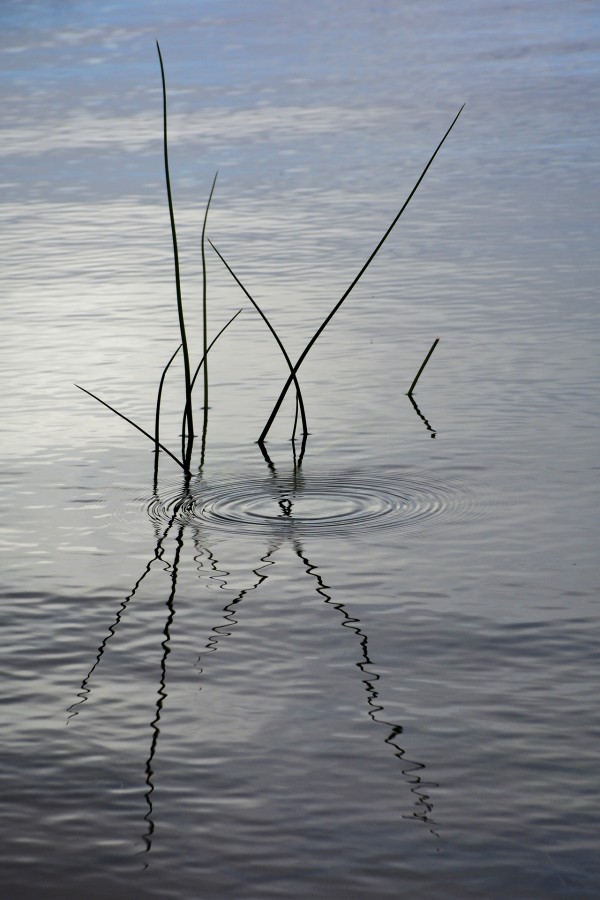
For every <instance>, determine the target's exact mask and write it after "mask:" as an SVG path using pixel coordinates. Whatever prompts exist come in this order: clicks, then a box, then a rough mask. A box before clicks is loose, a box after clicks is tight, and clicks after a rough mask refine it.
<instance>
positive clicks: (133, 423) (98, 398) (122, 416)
mask: <svg viewBox="0 0 600 900" xmlns="http://www.w3.org/2000/svg"><path fill="white" fill-rule="evenodd" d="M75 387H76V388H79V390H80V391H83V392H84V394H89V396H90V397H93V398H94V400H97V401H98V403H101V404H102V406H106V408H107V409H110V411H111V412H114V413H115V415H117V416H119V417H120V418H121V419H125V421H126V422H129V424H130V425H133V427H134V428H137V430H138V431H141V433H142V434H145V435H146V437H147V438H148V439H149V440H151V441H152V443H153V444H154V443H155V439H154V438H153V437H152V435H151V434H149V433H148V432H147V431H146V430H145V429H144V428H142V427H141V426H140V425H136V423H135V422H134V421H133V420H132V419H130V418H129V417H128V416H126V415H124V414H123V413H120V412H119V410H118V409H115V408H114V406H111V405H110V403H107V402H106V401H105V400H101V399H100V397H97V396H96V395H95V394H92V392H91V391H88V390H87V388H84V387H81V385H80V384H76V385H75ZM158 446H159V447H160V449H161V450H164V451H165V453H166V454H167V456H170V457H171V459H172V460H174V461H175V462H176V463H177V465H178V466H181V468H182V469H185V466H184V464H183V463H182V462H181V460H180V459H177V457H176V456H175V454H174V453H171V451H170V450H169V448H168V447H165V445H164V444H160V443H159V445H158Z"/></svg>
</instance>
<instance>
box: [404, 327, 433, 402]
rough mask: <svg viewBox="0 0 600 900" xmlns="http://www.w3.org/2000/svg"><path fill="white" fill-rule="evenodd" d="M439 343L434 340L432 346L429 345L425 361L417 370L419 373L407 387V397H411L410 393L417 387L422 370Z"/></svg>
mask: <svg viewBox="0 0 600 900" xmlns="http://www.w3.org/2000/svg"><path fill="white" fill-rule="evenodd" d="M439 341H440V339H439V338H436V339H435V341H434V342H433V344H432V345H431V348H430V350H429V353H428V354H427V356H426V357H425V359H424V360H423V362H422V363H421V368H420V369H419V371H418V372H417V374H416V375H415V380H414V381H413V383H412V384H411V386H410V387H409V389H408V391H407V395H408V396H409V397H411V396H412V392H413V391H414V389H415V388H416V386H417V381H418V380H419V378H420V377H421V372H422V371H423V369H424V368H425V366H426V365H427V363H428V362H429V357H430V356H431V354H432V353H433V351H434V350H435V348H436V347H437V345H438V343H439Z"/></svg>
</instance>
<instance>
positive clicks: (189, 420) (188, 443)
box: [156, 41, 194, 471]
mask: <svg viewBox="0 0 600 900" xmlns="http://www.w3.org/2000/svg"><path fill="white" fill-rule="evenodd" d="M156 49H157V50H158V59H159V62H160V75H161V81H162V96H163V150H164V159H165V182H166V187H167V200H168V203H169V219H170V221H171V237H172V239H173V261H174V265H175V291H176V294H177V314H178V317H179V332H180V335H181V349H182V353H183V368H184V376H185V420H186V428H185V432H186V433H185V434H184V435H183V437H182V441H183V444H182V456H183V462H184V468H185V469H186V471H189V468H190V460H191V456H192V447H193V443H194V418H193V413H192V403H191V393H192V377H191V371H190V355H189V350H188V342H187V335H186V331H185V318H184V315H183V299H182V295H181V274H180V268H179V249H178V246H177V230H176V228H175V213H174V211H173V196H172V193H171V178H170V175H169V147H168V136H167V85H166V80H165V67H164V65H163V58H162V54H161V52H160V46H159V44H158V41H157V42H156Z"/></svg>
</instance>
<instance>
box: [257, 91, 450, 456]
mask: <svg viewBox="0 0 600 900" xmlns="http://www.w3.org/2000/svg"><path fill="white" fill-rule="evenodd" d="M464 107H465V105H464V103H463V105H462V106H461V108H460V109H459V111H458V113H457V114H456V116H455V117H454V119H453V121H452V124H451V125H450V127H449V128H448V130H447V131H446V133H445V135H444V136H443V138H442V139H441V141H440V142H439V144H438V145H437V147H436V149H435V150H434V152H433V153H432V155H431V157H430V158H429V162H428V163H427V165H426V166H425V168H424V169H423V171H422V172H421V174H420V176H419V178H418V179H417V182H416V184H415V186H414V187H413V189H412V191H411V192H410V194H409V195H408V197H407V198H406V200H405V201H404V203H403V205H402V207H401V209H400V211H399V212H398V213H397V214H396V216H395V217H394V219H393V221H392V223H391V225H390V226H389V227H388V229H387V231H386V232H385V234H384V235H383V237H382V238H381V240H380V241H379V243H378V244H377V246H376V247H375V249H374V250H373V252H372V253H371V255H370V256H369V258H368V259H367V261H366V263H365V264H364V265H363V267H362V268H361V270H360V271H359V273H358V275H356V277H355V278H354V279H353V281H352V282H351V283H350V286H349V287H348V288H346V290H345V291H344V293H343V294H342V296H341V298H340V299H339V300H338V302H337V303H336V304H335V306H334V307H333V309H332V310H331V312H330V313H329V315H328V316H327V317H326V318H325V319H324V320H323V322H322V323H321V325H320V326H319V327H318V328H317V330H316V332H315V333H314V334H313V336H312V338H311V339H310V341H309V342H308V344H307V345H306V347H305V348H304V350H303V351H302V353H301V354H300V356H299V358H298V361H297V363H296V365H295V366H293V368H292V369H291V371H290V374H289V376H288V378H287V381H286V383H285V385H284V386H283V389H282V391H281V393H280V394H279V397H278V398H277V401H276V403H275V406H274V407H273V410H272V411H271V415H270V416H269V418H268V420H267V423H266V425H265V427H264V428H263V430H262V432H261V434H260V437H259V439H258V443H259V444H261V443H263V441H265V440H266V437H267V435H268V433H269V431H270V429H271V426H272V424H273V422H274V420H275V417H276V416H277V413H278V412H279V409H280V407H281V404H282V403H283V400H284V397H285V395H286V394H287V392H288V388H289V386H290V385H291V383H292V381H294V380H295V379H296V374H297V372H298V369H299V368H300V366H301V365H302V363H303V362H304V360H305V359H306V357H307V355H308V353H309V351H310V350H311V348H312V346H313V345H314V343H315V342H316V341H317V339H318V338H319V337H320V335H321V334H322V332H323V331H324V330H325V328H326V327H327V325H328V324H329V322H330V321H331V320H332V318H333V317H334V315H335V314H336V312H337V311H338V309H339V308H340V306H341V305H342V303H343V302H344V300H345V299H346V297H348V295H349V294H350V292H351V291H352V290H353V288H354V287H355V286H356V285H357V284H358V282H359V281H360V279H361V278H362V276H363V275H364V273H365V272H366V271H367V269H368V268H369V266H370V265H371V263H372V262H373V260H374V259H375V257H376V256H377V254H378V253H379V251H380V250H381V248H382V247H383V245H384V243H385V241H386V240H387V239H388V237H389V236H390V234H391V232H392V230H393V228H394V226H395V225H396V223H397V221H398V219H399V218H400V216H401V215H402V213H403V212H404V210H405V209H406V207H407V206H408V204H409V203H410V201H411V200H412V198H413V196H414V195H415V193H416V191H417V189H418V187H419V185H420V184H421V182H422V181H423V179H424V178H425V175H426V174H427V172H428V170H429V167H430V166H431V164H432V163H433V161H434V159H435V158H436V156H437V154H438V153H439V151H440V150H441V148H442V145H443V143H444V141H445V140H446V138H447V137H448V135H449V134H450V132H451V131H452V129H453V128H454V126H455V124H456V122H457V120H458V117H459V116H460V114H461V112H462V111H463V109H464Z"/></svg>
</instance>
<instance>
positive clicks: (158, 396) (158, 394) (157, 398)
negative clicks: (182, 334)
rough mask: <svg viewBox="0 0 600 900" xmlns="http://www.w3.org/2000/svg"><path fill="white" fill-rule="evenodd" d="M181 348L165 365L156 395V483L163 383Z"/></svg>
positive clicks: (179, 348) (155, 477)
mask: <svg viewBox="0 0 600 900" xmlns="http://www.w3.org/2000/svg"><path fill="white" fill-rule="evenodd" d="M180 350H181V344H180V345H179V347H178V348H177V350H176V351H175V353H174V354H173V356H172V357H171V359H170V360H169V362H168V363H167V364H166V366H165V367H164V369H163V373H162V375H161V377H160V381H159V383H158V393H157V395H156V415H155V417H154V444H155V454H154V482H155V483H156V479H157V477H158V456H159V453H160V404H161V400H162V392H163V385H164V383H165V378H166V377H167V372H168V371H169V368H170V366H171V363H172V362H173V360H174V359H175V357H176V356H177V354H178V353H179V351H180Z"/></svg>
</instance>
